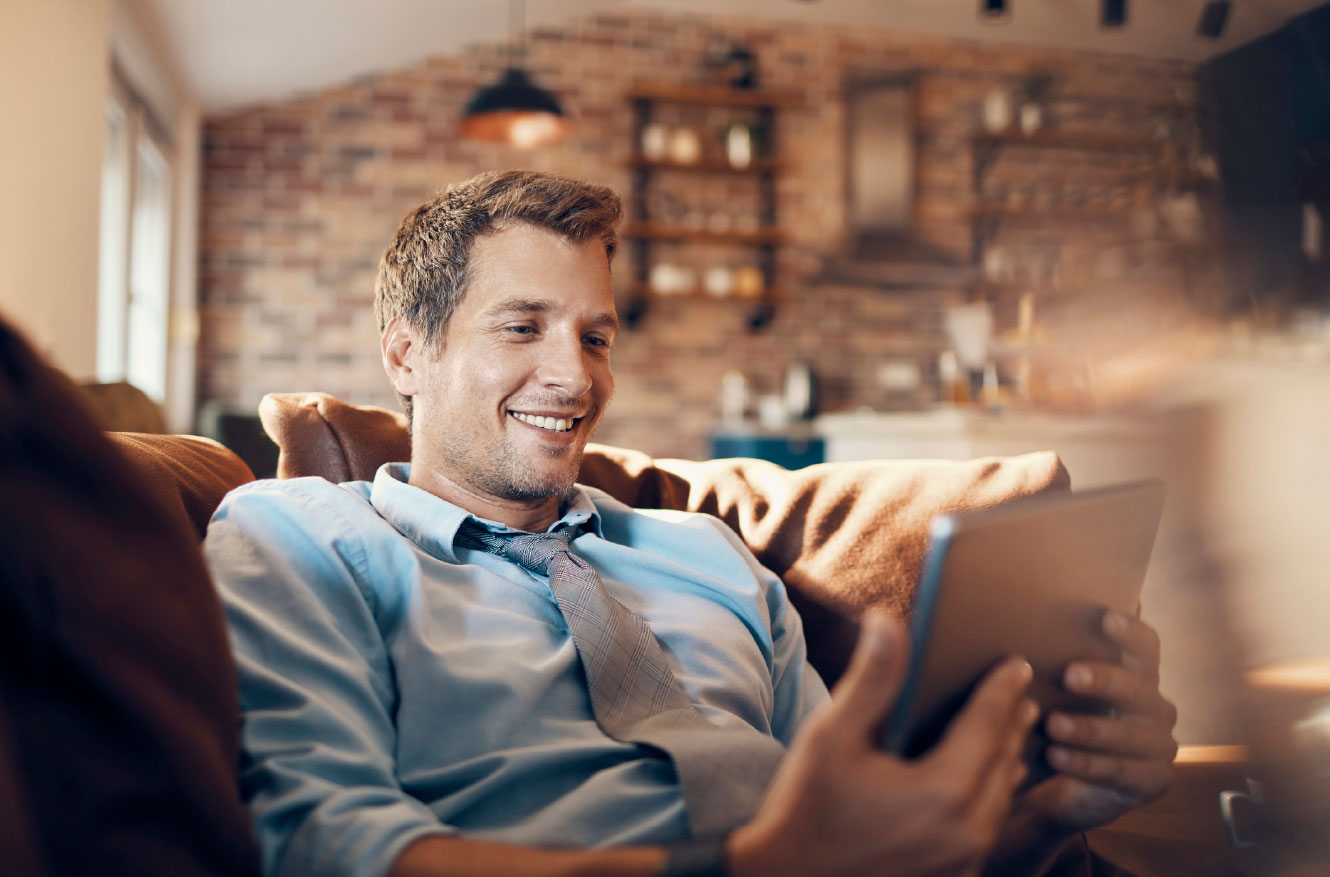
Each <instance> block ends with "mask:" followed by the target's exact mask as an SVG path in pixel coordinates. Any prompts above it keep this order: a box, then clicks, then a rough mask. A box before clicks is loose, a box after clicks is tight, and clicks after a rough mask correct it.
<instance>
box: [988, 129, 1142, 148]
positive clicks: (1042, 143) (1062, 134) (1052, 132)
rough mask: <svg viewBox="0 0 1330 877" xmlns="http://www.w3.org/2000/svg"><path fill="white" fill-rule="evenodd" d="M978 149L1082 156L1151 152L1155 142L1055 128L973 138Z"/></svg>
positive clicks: (1135, 137)
mask: <svg viewBox="0 0 1330 877" xmlns="http://www.w3.org/2000/svg"><path fill="white" fill-rule="evenodd" d="M974 142H975V144H976V145H978V146H988V147H999V146H1037V147H1042V148H1047V149H1072V150H1077V151H1082V152H1152V151H1154V149H1155V148H1156V147H1157V145H1158V142H1157V141H1155V140H1152V139H1151V138H1149V137H1139V136H1133V135H1124V134H1107V133H1099V132H1094V131H1074V130H1073V131H1062V130H1059V129H1057V128H1052V129H1048V130H1040V131H1035V132H1034V133H1033V134H1023V133H1021V132H1020V131H1000V132H997V133H990V132H985V133H981V134H976V135H975V137H974Z"/></svg>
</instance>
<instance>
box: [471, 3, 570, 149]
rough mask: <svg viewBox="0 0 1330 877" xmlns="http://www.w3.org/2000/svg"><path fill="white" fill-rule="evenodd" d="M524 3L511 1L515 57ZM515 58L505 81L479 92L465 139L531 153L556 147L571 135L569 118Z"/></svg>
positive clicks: (518, 43)
mask: <svg viewBox="0 0 1330 877" xmlns="http://www.w3.org/2000/svg"><path fill="white" fill-rule="evenodd" d="M523 11H524V10H523V3H522V0H512V2H511V3H510V4H509V7H508V12H509V15H508V23H509V27H510V28H511V29H512V32H513V36H512V47H513V49H512V51H513V54H514V56H517V55H520V54H521V53H522V47H521V43H520V34H521V32H522V25H523ZM516 61H517V59H516V58H514V61H513V63H511V64H510V65H509V67H508V69H507V70H506V71H504V74H503V76H502V77H500V78H499V81H498V82H495V83H494V84H493V85H489V86H486V87H485V88H482V89H481V90H480V91H478V92H476V95H475V97H473V98H471V100H470V102H468V103H467V105H466V112H465V113H463V114H462V122H461V126H460V127H461V131H462V136H463V137H465V138H466V139H468V140H481V141H485V142H488V143H507V144H509V145H512V146H518V147H522V148H525V149H530V148H533V147H536V146H545V145H548V144H551V143H557V142H559V141H560V140H562V139H563V138H564V137H566V136H567V135H568V129H569V124H568V117H567V116H566V115H564V112H563V108H562V107H561V106H559V100H558V98H556V97H555V96H554V95H553V94H551V93H550V92H548V91H546V90H545V89H543V88H541V87H540V86H538V85H536V84H535V83H534V82H532V81H531V78H530V76H528V75H527V72H526V70H524V69H523V68H522V66H521V64H520V63H517V62H516Z"/></svg>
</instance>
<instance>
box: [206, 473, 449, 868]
mask: <svg viewBox="0 0 1330 877" xmlns="http://www.w3.org/2000/svg"><path fill="white" fill-rule="evenodd" d="M316 481H317V483H305V484H302V483H298V482H284V483H282V484H281V485H277V484H275V483H271V482H269V483H263V482H259V483H256V484H253V485H249V486H246V487H244V488H241V489H240V491H237V492H234V493H232V494H231V495H230V496H229V497H228V498H227V500H226V501H225V502H223V504H222V506H221V508H220V509H219V510H218V512H217V513H216V515H215V516H214V518H213V520H212V523H211V524H210V526H209V530H208V536H207V539H206V541H205V543H204V550H205V553H206V555H207V560H208V564H209V566H210V568H211V571H212V575H213V579H214V581H215V583H216V585H217V588H218V590H219V592H220V594H221V597H222V600H223V603H224V605H225V608H226V616H227V623H228V626H229V628H230V633H231V640H232V647H233V649H234V651H235V656H236V664H237V671H238V675H239V683H240V708H241V713H242V717H243V723H244V726H243V729H242V738H241V739H242V755H241V765H240V784H241V793H242V795H243V796H244V798H245V800H246V802H247V805H248V806H249V808H250V812H251V816H252V818H253V820H254V824H255V829H256V832H257V834H258V838H259V842H260V845H261V847H262V851H263V859H264V872H265V873H269V874H300V875H304V874H321V875H323V874H326V875H337V874H357V875H361V874H384V873H387V871H388V870H389V868H390V867H391V865H392V862H393V861H394V860H395V859H396V858H397V856H398V855H399V854H400V853H401V852H402V850H403V849H404V848H405V847H406V846H407V845H408V844H410V843H411V842H413V841H415V840H416V839H418V838H420V837H422V836H425V835H427V834H442V833H449V832H450V831H451V830H450V829H449V828H448V827H447V826H445V825H444V824H442V823H441V822H439V820H438V819H437V818H436V817H435V816H434V813H433V812H432V811H431V810H430V809H429V808H428V807H427V806H425V805H424V804H423V803H422V802H420V801H419V800H417V799H415V798H413V797H412V796H411V795H409V794H408V793H407V792H405V791H404V790H403V789H402V788H401V785H400V783H399V782H398V780H397V771H396V763H395V758H394V753H395V751H396V736H397V735H396V729H395V726H394V723H393V714H394V710H395V703H396V693H395V685H394V682H393V675H392V669H391V664H390V661H389V656H388V650H387V648H386V646H385V644H384V637H383V635H382V630H383V629H384V627H383V619H381V618H378V617H376V613H380V612H382V611H383V610H382V607H380V606H378V605H376V600H375V597H374V594H373V592H371V591H370V590H368V589H367V588H366V587H364V586H363V585H362V583H363V582H367V581H369V576H368V575H367V573H368V568H367V567H368V564H367V554H366V548H365V545H364V541H363V539H362V538H360V537H359V536H358V534H357V533H356V528H355V526H354V525H353V523H352V520H351V516H350V515H349V514H348V513H347V511H346V510H345V508H344V506H345V505H346V503H347V502H348V501H349V502H350V503H352V504H354V503H355V502H357V500H355V499H354V498H353V497H351V496H350V495H348V494H346V493H345V492H344V491H341V490H340V489H339V488H337V487H335V486H333V485H331V484H329V483H328V482H323V481H318V480H317V479H301V482H316ZM329 491H335V492H337V494H340V497H338V496H333V495H331V494H329V495H327V496H324V495H325V494H328V492H329ZM339 498H340V499H341V502H340V503H339V502H336V501H333V500H337V499H339ZM323 500H328V501H323Z"/></svg>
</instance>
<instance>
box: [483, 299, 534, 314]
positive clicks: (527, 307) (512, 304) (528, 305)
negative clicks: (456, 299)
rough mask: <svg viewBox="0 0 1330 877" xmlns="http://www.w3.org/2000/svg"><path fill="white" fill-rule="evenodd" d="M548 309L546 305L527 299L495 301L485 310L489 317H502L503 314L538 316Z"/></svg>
mask: <svg viewBox="0 0 1330 877" xmlns="http://www.w3.org/2000/svg"><path fill="white" fill-rule="evenodd" d="M549 309H550V306H549V304H548V303H546V302H543V301H537V300H535V299H529V298H506V299H504V300H503V301H497V302H495V303H494V304H492V305H490V306H489V307H487V308H486V309H485V313H486V314H487V315H489V316H495V317H499V316H503V315H505V314H539V313H544V312H546V311H548V310H549Z"/></svg>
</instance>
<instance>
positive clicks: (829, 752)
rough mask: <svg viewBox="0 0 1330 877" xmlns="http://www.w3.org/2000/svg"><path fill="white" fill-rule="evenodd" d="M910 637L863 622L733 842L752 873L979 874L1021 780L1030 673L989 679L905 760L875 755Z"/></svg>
mask: <svg viewBox="0 0 1330 877" xmlns="http://www.w3.org/2000/svg"><path fill="white" fill-rule="evenodd" d="M905 640H906V635H905V632H904V630H903V629H902V628H901V626H900V625H899V623H897V622H895V621H894V620H893V619H891V618H890V617H889V616H887V615H886V614H885V613H876V612H874V613H869V614H868V615H867V616H865V619H864V628H863V632H862V634H861V637H860V641H859V645H858V648H857V649H856V651H855V654H854V658H853V659H852V660H851V663H850V666H849V668H848V669H847V670H846V672H845V675H844V677H842V678H841V680H840V682H839V683H838V684H837V685H836V688H835V691H834V692H833V694H832V701H831V703H830V704H827V705H826V706H825V707H823V708H822V709H821V710H820V711H819V712H817V713H816V714H815V715H813V716H812V717H811V718H810V719H809V720H808V723H807V724H806V725H805V727H804V728H803V729H802V731H801V732H800V734H799V736H798V737H797V738H796V740H795V742H794V746H793V747H792V748H791V749H790V753H789V755H788V756H787V757H786V759H785V761H784V762H783V764H782V765H781V769H780V771H779V772H778V773H777V774H776V777H775V779H774V780H773V781H772V785H771V788H770V789H769V790H768V792H767V796H766V798H765V800H764V801H763V804H762V809H761V810H760V812H759V813H758V814H757V816H756V817H755V818H754V819H753V821H752V822H751V823H749V824H748V825H746V826H744V827H742V828H740V829H739V830H738V831H736V832H735V834H734V835H733V837H732V838H731V840H730V847H729V858H730V869H731V872H732V873H733V874H735V875H747V874H764V875H780V874H829V875H830V874H865V873H875V872H881V873H891V874H895V875H907V874H920V873H930V874H931V873H937V872H942V871H953V870H954V871H966V870H974V869H976V868H978V867H979V866H980V865H981V864H982V862H983V861H984V859H985V858H986V857H987V855H988V851H989V850H990V849H991V848H992V845H993V843H994V842H995V840H996V838H997V833H998V829H999V826H1001V825H1002V823H1003V820H1004V819H1005V818H1006V815H1007V812H1008V809H1009V807H1010V804H1011V796H1012V792H1013V790H1014V789H1015V788H1016V786H1017V785H1018V784H1019V783H1020V780H1021V779H1022V778H1023V776H1024V775H1025V766H1024V765H1023V764H1022V763H1021V761H1020V751H1021V746H1022V744H1023V742H1024V740H1025V738H1026V735H1027V734H1028V733H1029V730H1030V727H1031V726H1032V725H1033V723H1034V721H1035V719H1036V718H1037V716H1038V708H1037V707H1036V706H1035V704H1034V703H1033V701H1030V700H1029V699H1027V698H1025V697H1024V694H1025V691H1026V688H1027V686H1028V685H1029V682H1030V676H1031V672H1030V667H1029V665H1028V664H1027V663H1025V662H1024V661H1020V660H1009V661H1006V662H1004V663H1003V664H1002V665H1000V666H999V667H998V668H997V669H995V670H994V671H993V672H992V673H990V674H989V675H988V676H987V677H986V678H985V679H984V681H983V682H982V683H981V684H980V685H979V687H978V688H977V689H976V690H975V693H974V695H973V696H972V697H971V698H970V700H969V702H968V703H967V705H966V707H965V709H964V710H963V711H962V712H961V713H960V715H958V716H957V717H956V719H955V720H954V721H953V722H952V724H951V726H950V728H949V729H948V731H947V734H946V736H945V737H944V738H943V739H942V740H941V742H939V743H938V744H937V746H936V747H934V749H933V750H932V751H930V752H929V753H928V754H927V755H925V756H924V757H922V758H920V759H918V760H916V761H912V762H907V761H903V760H901V759H899V758H896V757H894V756H892V755H889V754H887V753H884V752H882V751H881V750H880V749H878V747H877V742H876V738H877V732H878V729H879V727H880V726H881V724H882V720H883V718H884V716H885V715H886V713H887V710H888V709H889V708H890V707H891V705H892V704H893V703H894V702H895V701H896V697H897V694H898V693H899V690H900V685H901V680H902V678H903V676H904V672H905V665H906V661H907V650H906V648H905Z"/></svg>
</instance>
